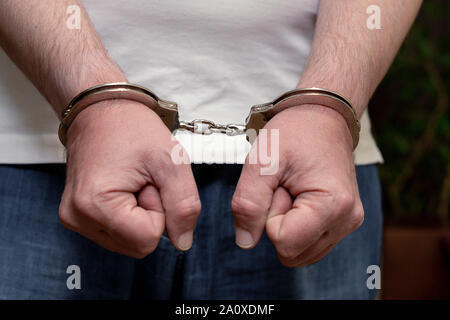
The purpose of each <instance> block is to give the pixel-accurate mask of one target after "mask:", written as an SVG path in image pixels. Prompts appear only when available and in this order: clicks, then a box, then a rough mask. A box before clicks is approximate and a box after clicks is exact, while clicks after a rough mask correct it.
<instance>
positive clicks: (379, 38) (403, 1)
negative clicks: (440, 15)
mask: <svg viewBox="0 0 450 320" xmlns="http://www.w3.org/2000/svg"><path fill="white" fill-rule="evenodd" d="M421 3H422V1H421V0H396V1H392V0H339V1H336V0H321V2H320V6H319V12H318V20H317V25H316V31H315V35H314V40H313V45H312V49H311V53H310V57H309V60H308V63H307V66H306V68H305V71H304V73H303V75H302V77H301V79H300V82H299V84H298V87H322V88H326V89H330V90H334V91H336V92H338V93H340V94H342V95H343V96H345V97H346V98H348V99H349V100H350V102H351V103H352V104H353V105H354V107H355V109H356V111H357V114H358V116H359V117H361V115H362V113H363V112H364V110H365V108H366V107H367V103H368V101H369V99H370V97H371V95H372V94H373V92H374V91H375V89H376V87H377V86H378V84H379V83H380V81H381V80H382V78H383V77H384V75H385V74H386V72H387V70H388V68H389V66H390V65H391V63H392V60H393V59H394V57H395V55H396V53H397V51H398V49H399V47H400V45H401V43H402V42H403V39H404V37H405V35H406V34H407V32H408V30H409V28H410V26H411V24H412V22H413V21H414V19H415V17H416V15H417V12H418V10H419V8H420V5H421ZM370 5H377V6H379V7H380V9H381V29H379V30H378V29H374V30H371V29H369V28H368V27H367V24H366V21H367V19H368V17H369V14H367V13H366V10H367V8H368V7H369V6H370Z"/></svg>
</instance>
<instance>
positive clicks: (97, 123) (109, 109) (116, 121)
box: [66, 99, 157, 149]
mask: <svg viewBox="0 0 450 320" xmlns="http://www.w3.org/2000/svg"><path fill="white" fill-rule="evenodd" d="M154 118H155V119H157V115H156V114H155V113H154V112H153V111H152V110H151V109H149V108H148V107H147V106H146V105H144V104H142V103H140V102H137V101H133V100H126V99H111V100H104V101H100V102H96V103H94V104H92V105H90V106H89V108H86V109H85V110H83V111H82V112H80V114H79V115H78V116H77V117H76V118H75V119H74V120H73V122H72V124H71V126H70V127H69V128H68V130H67V134H66V137H67V138H66V141H67V142H66V145H67V149H69V146H70V145H71V144H72V143H73V141H75V140H76V139H77V137H80V136H84V135H89V136H90V135H96V134H97V133H99V132H105V131H111V130H112V131H114V130H119V129H120V126H121V125H126V126H128V123H133V122H134V123H135V124H136V125H137V122H138V121H142V120H144V121H152V120H153V119H154Z"/></svg>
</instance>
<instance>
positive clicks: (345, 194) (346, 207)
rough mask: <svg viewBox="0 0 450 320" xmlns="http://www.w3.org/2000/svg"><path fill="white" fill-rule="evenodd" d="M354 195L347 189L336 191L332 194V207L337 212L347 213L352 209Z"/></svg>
mask: <svg viewBox="0 0 450 320" xmlns="http://www.w3.org/2000/svg"><path fill="white" fill-rule="evenodd" d="M354 203H355V197H354V196H353V194H352V193H351V192H349V191H340V192H336V193H335V194H334V196H333V200H332V207H333V208H334V211H335V212H336V213H337V214H343V213H347V212H349V211H351V210H352V208H353V206H354Z"/></svg>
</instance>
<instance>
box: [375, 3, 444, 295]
mask: <svg viewBox="0 0 450 320" xmlns="http://www.w3.org/2000/svg"><path fill="white" fill-rule="evenodd" d="M449 31H450V1H448V0H425V1H424V4H423V6H422V9H421V11H420V13H419V16H418V18H417V20H416V22H415V24H414V26H413V28H412V29H411V31H410V33H409V35H408V37H407V38H406V41H405V43H404V45H403V46H402V48H401V50H400V52H399V54H398V56H397V58H396V60H395V61H394V64H393V65H392V67H391V69H390V71H389V73H388V74H387V76H386V78H385V79H384V80H383V82H382V83H381V85H380V86H379V88H378V89H377V91H376V93H375V95H374V97H373V99H372V101H371V103H370V106H369V110H370V116H371V119H372V126H373V132H374V134H375V136H376V140H377V143H378V145H379V147H380V148H381V151H382V153H383V156H384V160H385V163H384V164H383V165H380V167H379V169H380V176H381V180H382V185H383V196H384V198H383V201H384V204H383V207H384V218H385V231H384V243H383V247H384V249H383V265H382V268H381V271H382V279H383V281H382V289H381V296H380V297H381V298H382V299H439V298H445V299H450V228H449V227H450V213H449V207H450V115H449V110H448V105H449V88H450V33H449Z"/></svg>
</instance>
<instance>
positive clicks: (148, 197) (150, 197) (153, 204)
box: [137, 184, 164, 212]
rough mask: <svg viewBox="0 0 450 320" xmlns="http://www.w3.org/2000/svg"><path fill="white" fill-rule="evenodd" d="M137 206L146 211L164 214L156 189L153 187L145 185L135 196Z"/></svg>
mask: <svg viewBox="0 0 450 320" xmlns="http://www.w3.org/2000/svg"><path fill="white" fill-rule="evenodd" d="M137 201H138V205H139V206H140V207H142V208H144V209H146V210H154V211H157V212H164V209H163V206H162V202H161V197H160V195H159V191H158V189H156V187H155V186H153V185H150V184H148V185H146V186H145V187H144V188H142V190H141V191H140V192H139V194H138V196H137Z"/></svg>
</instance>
